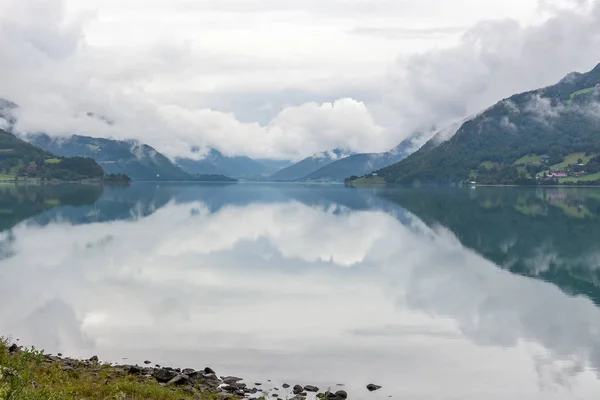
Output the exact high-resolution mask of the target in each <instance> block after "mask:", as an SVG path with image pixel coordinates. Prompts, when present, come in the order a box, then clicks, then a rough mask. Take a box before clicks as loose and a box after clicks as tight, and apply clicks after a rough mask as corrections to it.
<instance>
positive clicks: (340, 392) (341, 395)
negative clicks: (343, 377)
mask: <svg viewBox="0 0 600 400" xmlns="http://www.w3.org/2000/svg"><path fill="white" fill-rule="evenodd" d="M335 397H337V398H338V399H342V400H346V399H347V398H348V393H346V391H345V390H338V391H337V392H335Z"/></svg>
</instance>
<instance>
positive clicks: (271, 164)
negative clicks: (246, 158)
mask: <svg viewBox="0 0 600 400" xmlns="http://www.w3.org/2000/svg"><path fill="white" fill-rule="evenodd" d="M254 160H256V161H257V162H259V163H260V164H262V165H264V166H265V167H267V168H268V169H269V170H270V172H271V173H274V172H277V171H280V170H282V169H284V168H287V167H289V166H290V165H293V164H294V162H293V161H290V160H271V159H268V158H255V159H254Z"/></svg>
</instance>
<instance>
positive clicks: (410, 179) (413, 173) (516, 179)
mask: <svg viewBox="0 0 600 400" xmlns="http://www.w3.org/2000/svg"><path fill="white" fill-rule="evenodd" d="M599 100H600V64H599V65H597V66H596V67H595V68H594V69H593V70H591V71H589V72H587V73H571V74H568V75H566V76H565V78H563V79H562V80H561V81H559V82H558V83H556V84H554V85H550V86H546V87H544V88H540V89H535V90H529V91H526V92H523V93H518V94H515V95H512V96H510V97H508V98H505V99H503V100H500V101H499V102H497V103H496V104H494V105H493V106H491V107H489V108H487V109H486V110H484V111H482V112H481V113H479V114H477V115H476V116H475V117H472V118H470V119H468V120H466V121H464V123H462V124H461V126H460V128H459V129H458V130H457V132H456V133H455V134H454V135H453V136H451V137H450V138H449V139H448V140H445V141H443V142H441V143H439V144H438V143H434V142H433V141H432V140H430V141H428V142H427V143H426V144H425V145H424V146H423V147H422V148H421V149H419V150H418V151H416V152H415V153H413V154H412V155H410V156H408V157H407V158H406V159H404V160H401V161H400V162H398V163H395V164H392V165H390V166H388V167H386V168H382V169H380V170H377V171H376V173H377V174H378V176H379V177H381V178H383V179H384V180H385V182H386V183H399V184H416V183H438V184H439V183H441V184H447V183H458V182H462V181H465V180H476V181H477V182H478V183H482V184H483V183H485V184H535V183H538V182H537V181H539V183H544V182H545V183H552V182H553V181H547V180H546V178H545V177H542V178H540V176H541V175H540V174H542V173H544V174H546V172H544V171H545V169H548V168H547V166H546V165H543V163H540V162H537V161H536V162H525V163H524V164H523V165H520V164H519V165H517V164H515V163H518V162H519V160H521V159H522V158H524V157H525V156H528V155H531V156H534V155H535V156H544V157H548V158H550V159H553V160H557V161H558V160H564V159H565V157H567V156H568V155H569V154H572V153H577V152H583V153H594V154H598V153H600V112H599V111H598V110H600V106H599V104H600V102H599ZM553 164H556V165H560V162H557V163H554V162H552V163H550V164H548V165H553ZM547 172H548V173H551V171H550V170H548V171H547ZM565 173H566V174H571V173H573V174H575V173H577V172H576V171H575V170H573V171H570V170H569V171H566V172H565ZM546 176H547V174H546ZM561 176H562V175H561ZM570 176H571V175H569V177H570ZM573 180H574V181H577V179H576V177H575V176H573ZM558 183H563V182H558Z"/></svg>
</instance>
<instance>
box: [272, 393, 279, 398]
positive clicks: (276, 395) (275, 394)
mask: <svg viewBox="0 0 600 400" xmlns="http://www.w3.org/2000/svg"><path fill="white" fill-rule="evenodd" d="M271 397H279V395H278V394H277V393H273V394H272V395H271Z"/></svg>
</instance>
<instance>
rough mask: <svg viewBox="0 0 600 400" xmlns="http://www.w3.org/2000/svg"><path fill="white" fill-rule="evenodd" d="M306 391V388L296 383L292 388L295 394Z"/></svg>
mask: <svg viewBox="0 0 600 400" xmlns="http://www.w3.org/2000/svg"><path fill="white" fill-rule="evenodd" d="M303 391H304V388H303V387H302V386H300V385H294V388H293V389H292V392H293V393H294V394H300V393H302V392H303Z"/></svg>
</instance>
